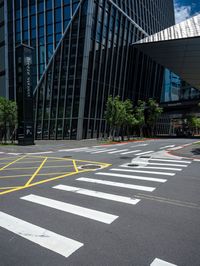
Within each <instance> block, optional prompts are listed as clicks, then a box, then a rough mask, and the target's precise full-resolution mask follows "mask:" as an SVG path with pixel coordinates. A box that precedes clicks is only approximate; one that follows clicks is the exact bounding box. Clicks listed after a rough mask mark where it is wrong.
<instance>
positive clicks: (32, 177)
mask: <svg viewBox="0 0 200 266" xmlns="http://www.w3.org/2000/svg"><path fill="white" fill-rule="evenodd" d="M47 159H48V158H47V157H46V158H45V159H44V160H43V162H42V163H41V164H40V166H39V167H38V168H37V170H36V171H35V173H34V174H33V175H32V176H31V178H30V179H29V180H28V182H27V183H26V184H25V187H27V186H28V185H29V184H30V183H31V182H32V180H33V179H34V178H35V177H36V175H37V174H38V173H39V171H40V170H41V169H42V167H43V165H44V164H45V163H46V161H47Z"/></svg>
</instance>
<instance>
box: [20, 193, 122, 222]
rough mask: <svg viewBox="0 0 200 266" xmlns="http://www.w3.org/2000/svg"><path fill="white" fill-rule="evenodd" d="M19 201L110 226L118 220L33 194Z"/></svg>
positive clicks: (107, 214) (114, 216) (112, 216)
mask: <svg viewBox="0 0 200 266" xmlns="http://www.w3.org/2000/svg"><path fill="white" fill-rule="evenodd" d="M21 199H23V200H27V201H30V202H34V203H37V204H41V205H43V206H47V207H50V208H54V209H57V210H60V211H63V212H68V213H72V214H75V215H79V216H82V217H85V218H88V219H92V220H95V221H99V222H102V223H105V224H111V223H112V222H113V221H114V220H116V219H117V218H118V216H116V215H112V214H109V213H105V212H100V211H96V210H92V209H88V208H84V207H80V206H77V205H73V204H69V203H65V202H62V201H57V200H53V199H49V198H45V197H41V196H37V195H33V194H30V195H28V196H24V197H21Z"/></svg>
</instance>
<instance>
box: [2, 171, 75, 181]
mask: <svg viewBox="0 0 200 266" xmlns="http://www.w3.org/2000/svg"><path fill="white" fill-rule="evenodd" d="M67 173H71V172H60V173H46V174H39V176H46V175H47V176H48V175H62V174H67ZM30 175H31V174H30V173H29V174H26V175H25V174H23V175H5V176H1V177H0V179H6V178H16V177H28V178H29V177H30Z"/></svg>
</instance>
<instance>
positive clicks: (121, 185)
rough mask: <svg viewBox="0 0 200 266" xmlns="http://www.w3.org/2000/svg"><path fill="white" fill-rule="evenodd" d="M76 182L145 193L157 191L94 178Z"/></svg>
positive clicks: (81, 178) (83, 178)
mask: <svg viewBox="0 0 200 266" xmlns="http://www.w3.org/2000/svg"><path fill="white" fill-rule="evenodd" d="M76 180H78V181H84V182H90V183H96V184H102V185H107V186H113V187H123V188H129V189H136V190H143V191H149V192H152V191H154V190H155V189H156V188H155V187H145V186H136V185H132V184H124V183H118V182H111V181H107V180H100V179H93V178H86V177H80V178H77V179H76Z"/></svg>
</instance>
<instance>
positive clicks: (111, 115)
mask: <svg viewBox="0 0 200 266" xmlns="http://www.w3.org/2000/svg"><path fill="white" fill-rule="evenodd" d="M105 119H106V121H107V123H108V125H109V126H110V137H112V139H113V140H114V137H115V135H116V133H117V135H118V136H119V132H120V129H121V135H122V139H123V136H124V129H125V127H128V128H129V127H131V126H134V125H135V124H136V123H137V121H136V119H135V117H134V115H133V105H132V102H131V101H130V100H128V99H127V100H126V101H124V102H123V101H121V100H120V97H119V96H116V97H115V98H114V99H113V98H112V96H109V97H108V101H107V104H106V112H105Z"/></svg>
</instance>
